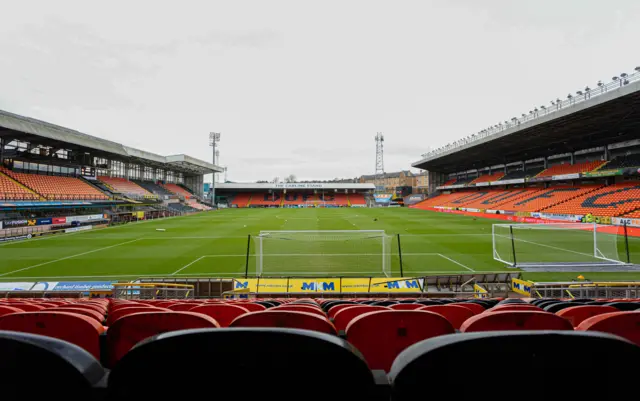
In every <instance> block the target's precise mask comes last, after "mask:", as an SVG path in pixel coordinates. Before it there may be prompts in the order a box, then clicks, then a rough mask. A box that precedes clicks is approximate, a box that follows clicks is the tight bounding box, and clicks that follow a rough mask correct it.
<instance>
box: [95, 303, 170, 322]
mask: <svg viewBox="0 0 640 401" xmlns="http://www.w3.org/2000/svg"><path fill="white" fill-rule="evenodd" d="M168 310H169V309H165V308H156V307H147V306H143V307H138V306H131V307H128V308H119V309H117V310H115V311H114V312H110V313H109V315H108V316H107V326H111V325H112V324H113V323H114V322H115V321H116V320H118V319H120V318H121V317H123V316H128V315H133V314H134V313H140V312H167V311H168Z"/></svg>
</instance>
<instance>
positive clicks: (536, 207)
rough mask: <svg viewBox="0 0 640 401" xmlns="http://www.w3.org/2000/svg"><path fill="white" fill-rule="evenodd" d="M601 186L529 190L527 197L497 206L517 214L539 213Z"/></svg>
mask: <svg viewBox="0 0 640 401" xmlns="http://www.w3.org/2000/svg"><path fill="white" fill-rule="evenodd" d="M600 187H601V186H599V185H586V186H575V187H571V186H564V185H562V186H555V187H550V188H547V189H536V188H530V189H527V191H528V193H527V194H526V195H525V196H521V197H518V198H517V199H513V200H509V201H507V202H505V203H501V204H499V205H496V207H498V208H499V209H501V210H511V211H517V212H539V211H541V210H543V209H546V208H549V207H551V206H554V205H557V204H559V203H562V202H566V201H569V200H571V199H574V198H577V197H579V196H581V195H585V194H587V193H590V192H593V191H595V190H597V189H598V188H600Z"/></svg>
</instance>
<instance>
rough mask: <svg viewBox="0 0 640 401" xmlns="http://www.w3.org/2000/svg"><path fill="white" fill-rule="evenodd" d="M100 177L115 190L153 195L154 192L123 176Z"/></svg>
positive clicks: (124, 192) (99, 177)
mask: <svg viewBox="0 0 640 401" xmlns="http://www.w3.org/2000/svg"><path fill="white" fill-rule="evenodd" d="M98 179H99V180H100V181H102V182H103V183H105V184H107V185H108V186H110V187H111V188H113V189H114V191H115V192H117V193H121V194H125V195H138V196H153V194H152V193H151V192H149V191H147V190H146V189H144V188H142V187H141V186H140V185H138V184H136V183H135V182H132V181H129V180H127V179H126V178H121V177H108V176H104V175H101V176H98Z"/></svg>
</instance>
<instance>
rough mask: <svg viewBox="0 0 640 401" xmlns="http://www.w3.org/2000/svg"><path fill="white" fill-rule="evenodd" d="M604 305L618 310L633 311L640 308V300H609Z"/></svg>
mask: <svg viewBox="0 0 640 401" xmlns="http://www.w3.org/2000/svg"><path fill="white" fill-rule="evenodd" d="M605 305H607V306H613V307H614V308H616V309H617V310H619V311H634V310H636V309H640V302H610V303H608V304H605Z"/></svg>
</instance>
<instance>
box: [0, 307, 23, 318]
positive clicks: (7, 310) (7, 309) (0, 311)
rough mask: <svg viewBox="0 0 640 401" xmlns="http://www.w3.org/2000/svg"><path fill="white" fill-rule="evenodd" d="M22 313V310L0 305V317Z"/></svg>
mask: <svg viewBox="0 0 640 401" xmlns="http://www.w3.org/2000/svg"><path fill="white" fill-rule="evenodd" d="M20 312H24V311H23V310H22V309H19V308H17V307H13V306H7V305H0V316H4V315H8V314H10V313H20Z"/></svg>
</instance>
